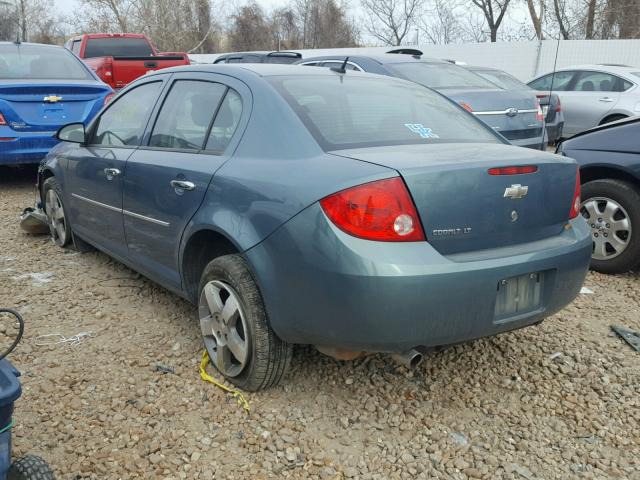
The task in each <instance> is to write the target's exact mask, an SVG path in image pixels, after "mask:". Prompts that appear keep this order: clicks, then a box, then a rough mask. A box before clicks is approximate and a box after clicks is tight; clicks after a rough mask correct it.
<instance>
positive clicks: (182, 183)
mask: <svg viewBox="0 0 640 480" xmlns="http://www.w3.org/2000/svg"><path fill="white" fill-rule="evenodd" d="M169 185H171V186H172V187H173V188H175V189H176V190H187V191H191V190H195V188H196V184H195V183H193V182H187V181H186V180H171V181H170V182H169ZM176 193H177V192H176Z"/></svg>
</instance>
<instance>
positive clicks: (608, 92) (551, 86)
mask: <svg viewBox="0 0 640 480" xmlns="http://www.w3.org/2000/svg"><path fill="white" fill-rule="evenodd" d="M528 85H529V86H530V87H532V88H534V89H535V90H538V91H547V92H548V91H551V90H553V92H554V93H557V94H558V95H559V97H560V100H561V103H562V110H563V112H564V117H565V123H564V130H563V136H564V137H571V136H573V135H575V134H577V133H580V132H583V131H585V130H589V129H590V128H593V127H596V126H598V125H602V124H605V123H609V122H613V121H615V120H620V119H623V118H626V117H631V116H634V115H638V114H640V67H629V66H623V65H580V66H575V67H567V68H563V69H559V70H556V72H555V73H553V72H552V73H547V74H545V75H542V76H540V77H537V78H535V79H533V80H531V81H530V82H529V83H528Z"/></svg>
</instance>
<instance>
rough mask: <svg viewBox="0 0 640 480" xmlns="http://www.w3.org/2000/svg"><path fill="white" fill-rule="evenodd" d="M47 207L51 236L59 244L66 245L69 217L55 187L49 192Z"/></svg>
mask: <svg viewBox="0 0 640 480" xmlns="http://www.w3.org/2000/svg"><path fill="white" fill-rule="evenodd" d="M46 208H47V217H49V230H50V231H51V237H52V238H53V241H54V242H55V243H56V244H57V245H64V244H65V243H67V219H66V218H65V215H64V208H63V206H62V202H61V201H60V197H59V196H58V194H57V193H56V192H55V190H53V189H52V190H49V191H48V192H47V200H46Z"/></svg>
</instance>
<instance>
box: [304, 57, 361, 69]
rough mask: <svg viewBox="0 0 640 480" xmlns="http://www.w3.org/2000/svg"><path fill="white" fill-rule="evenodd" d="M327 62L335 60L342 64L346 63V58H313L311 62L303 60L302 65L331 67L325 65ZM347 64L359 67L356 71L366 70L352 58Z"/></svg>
mask: <svg viewBox="0 0 640 480" xmlns="http://www.w3.org/2000/svg"><path fill="white" fill-rule="evenodd" d="M327 62H335V63H337V64H342V63H344V60H342V61H341V60H339V59H331V58H329V59H322V60H311V61H309V62H303V63H300V65H302V66H305V67H324V68H330V67H328V66H325V65H323V64H324V63H327ZM314 63H315V65H313V64H314ZM347 65H351V66H353V67H356V69H357V70H356V71H357V72H364V69H363V68H362V67H361V66H360V65H358V64H357V63H354V62H352V61H351V60H349V61H347Z"/></svg>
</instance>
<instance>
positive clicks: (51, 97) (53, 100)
mask: <svg viewBox="0 0 640 480" xmlns="http://www.w3.org/2000/svg"><path fill="white" fill-rule="evenodd" d="M42 100H43V101H45V102H47V103H56V102H59V101H60V100H62V97H59V96H57V95H47V96H46V97H44V98H43V99H42Z"/></svg>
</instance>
